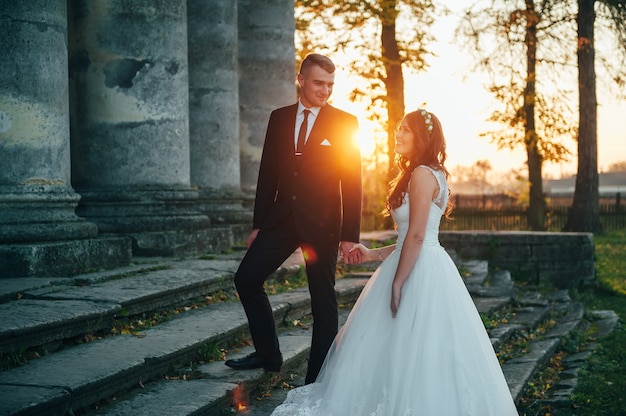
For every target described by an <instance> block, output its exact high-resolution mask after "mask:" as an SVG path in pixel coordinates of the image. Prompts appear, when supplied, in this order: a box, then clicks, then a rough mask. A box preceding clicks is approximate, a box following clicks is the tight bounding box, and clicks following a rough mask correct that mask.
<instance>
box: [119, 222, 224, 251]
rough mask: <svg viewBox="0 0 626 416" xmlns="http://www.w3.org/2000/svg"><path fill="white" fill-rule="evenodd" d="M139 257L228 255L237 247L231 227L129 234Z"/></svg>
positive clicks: (133, 248)
mask: <svg viewBox="0 0 626 416" xmlns="http://www.w3.org/2000/svg"><path fill="white" fill-rule="evenodd" d="M127 235H128V237H130V239H131V241H132V250H133V255H135V256H165V257H172V256H180V257H186V256H197V255H202V254H210V253H225V252H227V251H229V250H231V249H232V247H233V232H232V230H231V229H230V227H210V228H201V229H197V230H164V231H151V232H138V233H135V232H131V233H127Z"/></svg>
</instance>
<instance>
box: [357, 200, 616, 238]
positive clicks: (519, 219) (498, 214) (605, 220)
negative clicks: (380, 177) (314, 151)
mask: <svg viewBox="0 0 626 416" xmlns="http://www.w3.org/2000/svg"><path fill="white" fill-rule="evenodd" d="M453 201H454V202H455V205H456V206H455V208H454V211H453V212H452V217H453V220H452V221H448V220H445V219H443V220H442V221H441V230H445V231H458V230H528V229H529V228H528V221H527V216H526V210H527V208H528V207H527V206H523V205H518V204H517V203H516V201H515V200H514V199H513V198H511V197H509V196H507V195H457V196H455V198H454V200H453ZM571 205H572V196H571V195H547V197H546V220H545V226H546V230H548V231H561V230H562V229H563V227H564V226H565V223H566V222H567V214H568V212H569V209H570V207H571ZM599 208H600V222H601V223H602V226H603V228H604V230H605V231H611V230H623V229H626V206H624V203H623V202H622V200H621V195H620V194H619V193H617V194H613V195H602V196H601V197H600V204H599ZM389 225H390V223H389V222H388V221H387V222H385V220H383V219H382V218H381V217H380V214H379V213H374V212H368V210H367V207H364V211H363V229H366V230H377V229H385V228H389Z"/></svg>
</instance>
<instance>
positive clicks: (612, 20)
mask: <svg viewBox="0 0 626 416" xmlns="http://www.w3.org/2000/svg"><path fill="white" fill-rule="evenodd" d="M596 4H598V5H599V7H601V8H603V9H604V11H605V13H604V15H603V17H604V19H603V20H604V22H605V23H606V24H607V26H612V32H613V34H614V35H615V37H616V38H617V39H618V48H617V51H618V53H620V52H621V54H622V57H623V56H624V53H625V52H626V1H624V0H605V1H602V2H600V1H595V0H578V15H577V19H576V21H577V25H578V48H577V56H578V85H579V93H578V97H579V98H578V101H579V125H580V127H579V133H578V172H577V174H576V185H575V190H574V200H573V202H572V208H571V210H570V211H569V214H568V216H567V223H566V224H565V227H564V230H565V231H581V232H582V231H584V232H601V231H602V224H601V222H600V206H599V200H600V190H599V188H600V186H599V182H600V179H599V176H598V122H597V117H598V114H597V108H598V102H597V94H596V70H595V22H596V12H595V5H596ZM613 72H614V73H617V75H615V76H614V79H615V81H616V82H617V83H618V85H622V86H623V85H624V68H623V67H619V68H617V70H616V71H613Z"/></svg>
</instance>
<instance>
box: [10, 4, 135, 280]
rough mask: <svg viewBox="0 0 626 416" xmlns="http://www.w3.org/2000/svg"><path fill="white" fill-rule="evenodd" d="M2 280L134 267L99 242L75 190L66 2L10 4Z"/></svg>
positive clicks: (111, 243)
mask: <svg viewBox="0 0 626 416" xmlns="http://www.w3.org/2000/svg"><path fill="white" fill-rule="evenodd" d="M1 8H2V12H0V38H1V39H2V42H0V57H1V58H0V154H1V155H2V156H1V157H0V277H23V276H65V275H72V274H76V273H80V272H85V271H87V270H91V269H97V268H112V267H116V266H121V265H125V264H128V263H129V262H130V243H129V241H128V239H120V238H118V239H94V238H95V237H96V235H97V233H98V229H97V227H96V225H95V224H94V223H92V222H87V221H85V220H84V219H83V218H80V217H78V216H77V215H76V214H75V212H74V211H75V208H76V206H77V204H78V201H79V199H80V196H79V195H78V194H77V193H75V192H74V190H73V189H72V187H71V185H70V174H71V168H70V129H69V109H68V80H67V75H68V73H67V64H68V62H67V43H66V39H67V37H66V30H67V6H66V0H32V1H2V6H1Z"/></svg>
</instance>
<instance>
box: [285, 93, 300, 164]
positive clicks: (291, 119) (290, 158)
mask: <svg viewBox="0 0 626 416" xmlns="http://www.w3.org/2000/svg"><path fill="white" fill-rule="evenodd" d="M297 113H298V104H297V103H296V104H294V105H292V106H290V107H289V110H288V111H287V112H286V113H285V117H286V119H285V122H284V124H283V125H284V126H286V127H285V138H284V149H285V155H286V157H285V160H286V161H287V163H289V165H290V168H291V169H292V170H294V169H296V167H297V160H296V149H295V142H294V137H295V136H294V135H295V130H296V117H297V115H298V114H297Z"/></svg>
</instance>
